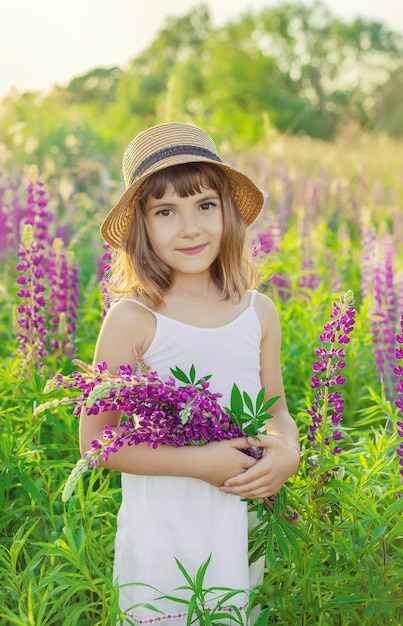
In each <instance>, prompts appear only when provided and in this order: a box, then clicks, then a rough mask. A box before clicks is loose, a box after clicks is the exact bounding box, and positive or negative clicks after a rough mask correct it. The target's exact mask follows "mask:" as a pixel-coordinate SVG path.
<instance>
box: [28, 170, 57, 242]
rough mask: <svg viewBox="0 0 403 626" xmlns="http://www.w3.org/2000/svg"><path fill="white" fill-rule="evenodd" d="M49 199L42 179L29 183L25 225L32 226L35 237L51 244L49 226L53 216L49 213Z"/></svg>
mask: <svg viewBox="0 0 403 626" xmlns="http://www.w3.org/2000/svg"><path fill="white" fill-rule="evenodd" d="M48 204H49V198H48V196H47V193H46V191H45V189H44V184H43V182H42V181H41V180H40V179H37V180H34V181H32V182H30V183H29V185H28V187H27V206H26V209H25V214H26V217H25V219H24V224H31V226H32V232H33V237H34V238H35V239H36V240H38V241H42V242H44V243H48V244H50V243H51V238H50V236H49V226H50V224H51V222H52V221H53V215H52V213H51V212H50V211H48V209H47V207H48Z"/></svg>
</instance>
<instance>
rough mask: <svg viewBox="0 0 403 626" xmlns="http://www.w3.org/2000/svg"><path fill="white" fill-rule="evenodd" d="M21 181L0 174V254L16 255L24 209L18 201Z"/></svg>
mask: <svg viewBox="0 0 403 626" xmlns="http://www.w3.org/2000/svg"><path fill="white" fill-rule="evenodd" d="M21 186H22V180H21V178H20V177H19V176H15V175H14V176H13V177H11V176H7V175H5V174H4V173H3V172H0V254H4V255H6V254H7V253H9V252H12V253H14V254H17V253H18V246H19V241H20V226H21V223H22V221H23V218H24V217H25V208H24V207H23V205H22V203H21V201H20V197H19V196H20V193H19V192H20V188H21Z"/></svg>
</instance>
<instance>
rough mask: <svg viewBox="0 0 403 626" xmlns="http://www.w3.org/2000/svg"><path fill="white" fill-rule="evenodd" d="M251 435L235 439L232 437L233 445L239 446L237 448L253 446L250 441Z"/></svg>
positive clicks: (234, 446)
mask: <svg viewBox="0 0 403 626" xmlns="http://www.w3.org/2000/svg"><path fill="white" fill-rule="evenodd" d="M250 439H251V438H250V437H235V438H234V439H230V440H229V441H230V442H231V445H232V447H233V448H237V450H242V448H251V447H252V446H253V445H255V444H253V443H250Z"/></svg>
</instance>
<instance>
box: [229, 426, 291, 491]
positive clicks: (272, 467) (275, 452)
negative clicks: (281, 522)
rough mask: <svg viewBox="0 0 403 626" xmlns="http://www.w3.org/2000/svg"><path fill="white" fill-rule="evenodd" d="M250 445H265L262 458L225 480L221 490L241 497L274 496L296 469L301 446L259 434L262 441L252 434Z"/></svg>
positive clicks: (249, 440) (249, 439)
mask: <svg viewBox="0 0 403 626" xmlns="http://www.w3.org/2000/svg"><path fill="white" fill-rule="evenodd" d="M248 445H256V446H259V447H262V448H263V456H262V458H261V459H260V460H259V461H257V462H256V463H255V464H254V465H253V466H251V467H250V468H249V469H247V470H246V471H244V472H243V473H240V474H238V476H233V477H232V478H228V479H227V480H225V481H224V483H223V485H222V486H221V491H223V492H225V493H232V494H234V495H237V496H240V497H242V498H267V497H269V496H274V495H275V494H276V493H277V492H278V491H279V490H280V488H281V487H282V486H283V484H284V483H285V481H286V480H287V478H289V477H290V476H292V475H293V474H294V473H295V472H296V471H297V469H298V467H299V456H298V450H296V449H295V448H293V447H291V446H286V445H285V444H284V443H283V442H282V441H281V440H280V439H279V438H278V437H275V436H273V435H259V441H256V440H255V439H253V438H251V437H249V438H248Z"/></svg>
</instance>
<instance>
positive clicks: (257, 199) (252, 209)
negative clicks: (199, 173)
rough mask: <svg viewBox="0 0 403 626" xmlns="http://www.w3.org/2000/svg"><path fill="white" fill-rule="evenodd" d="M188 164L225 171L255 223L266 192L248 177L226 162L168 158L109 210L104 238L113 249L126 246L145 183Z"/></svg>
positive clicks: (241, 209) (240, 205) (235, 195)
mask: <svg viewBox="0 0 403 626" xmlns="http://www.w3.org/2000/svg"><path fill="white" fill-rule="evenodd" d="M184 163H211V164H213V165H215V166H216V167H219V168H220V169H222V170H224V172H225V173H226V175H227V177H228V179H229V182H230V188H231V195H232V198H233V200H234V202H235V205H236V207H237V208H238V210H239V212H240V213H241V215H242V217H243V219H244V221H245V223H246V224H247V226H249V225H250V224H252V222H254V220H255V219H256V218H257V216H258V215H259V213H260V211H261V210H262V208H263V204H264V193H263V191H262V190H261V189H259V187H257V185H255V183H254V182H253V181H252V180H251V179H250V178H249V177H248V176H246V174H244V173H243V172H240V171H239V170H237V169H235V168H233V167H231V166H230V165H227V164H226V163H221V162H217V161H213V160H212V159H209V158H207V157H206V158H203V157H201V156H198V157H197V159H196V158H195V156H194V155H191V154H189V155H186V154H185V155H183V154H182V155H181V156H180V159H178V156H177V155H175V156H171V157H167V158H165V159H164V162H163V164H162V163H161V162H160V163H157V164H155V165H154V166H152V167H149V168H148V169H147V172H145V173H144V174H143V175H142V176H140V177H139V178H137V179H136V180H135V181H134V183H132V184H131V185H130V186H129V187H128V188H127V189H126V191H125V192H124V193H123V194H122V195H121V197H120V198H119V200H118V201H117V203H116V204H115V206H114V207H113V208H112V209H111V210H110V211H109V213H108V214H107V216H106V217H105V219H104V221H103V222H102V224H101V235H102V237H103V238H104V239H105V241H106V242H107V243H108V244H109V245H110V246H112V248H116V249H119V248H121V247H122V245H123V243H124V239H125V233H126V230H127V227H128V223H129V221H131V218H132V215H133V199H134V197H135V195H136V192H137V190H138V189H139V187H140V186H141V184H142V183H143V182H144V181H145V180H146V179H147V178H149V176H151V174H154V173H155V172H158V171H161V170H164V169H166V168H167V167H172V166H173V165H183V164H184Z"/></svg>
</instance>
